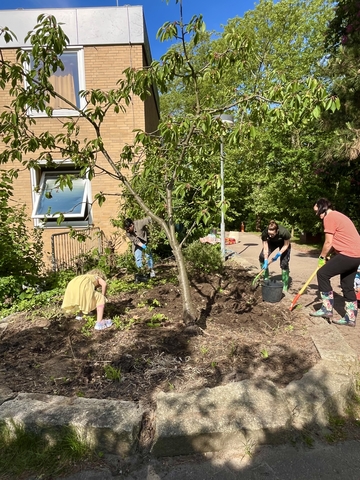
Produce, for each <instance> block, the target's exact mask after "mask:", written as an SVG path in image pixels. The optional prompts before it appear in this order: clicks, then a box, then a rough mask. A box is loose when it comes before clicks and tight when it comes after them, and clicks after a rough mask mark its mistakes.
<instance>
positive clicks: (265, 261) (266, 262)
mask: <svg viewBox="0 0 360 480" xmlns="http://www.w3.org/2000/svg"><path fill="white" fill-rule="evenodd" d="M268 266H269V260H264V263H263V266H262V268H263V270H266V269H267V268H268Z"/></svg>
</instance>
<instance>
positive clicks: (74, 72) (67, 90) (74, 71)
mask: <svg viewBox="0 0 360 480" xmlns="http://www.w3.org/2000/svg"><path fill="white" fill-rule="evenodd" d="M61 60H62V62H63V64H64V70H60V69H58V70H57V71H56V72H55V73H54V74H53V75H52V76H51V77H49V81H50V83H51V84H52V86H53V87H54V89H55V91H56V92H58V93H59V94H61V95H62V96H63V97H65V98H66V99H68V100H70V101H71V102H72V103H73V104H74V105H76V106H77V108H79V109H82V108H84V107H85V100H84V99H83V98H80V95H79V92H80V91H81V90H84V89H85V68H84V50H83V49H82V48H81V49H79V48H78V49H75V48H74V49H68V50H67V51H65V52H64V53H63V54H62V55H61ZM32 68H33V63H32V61H31V62H30V69H32ZM49 105H50V106H51V107H52V108H53V116H76V115H78V113H77V112H76V110H74V109H72V108H71V107H70V106H69V105H68V104H67V103H66V102H64V101H63V100H62V99H61V98H57V97H56V98H54V97H51V100H50V104H49ZM31 115H33V116H44V115H46V114H45V112H38V111H35V110H32V111H31Z"/></svg>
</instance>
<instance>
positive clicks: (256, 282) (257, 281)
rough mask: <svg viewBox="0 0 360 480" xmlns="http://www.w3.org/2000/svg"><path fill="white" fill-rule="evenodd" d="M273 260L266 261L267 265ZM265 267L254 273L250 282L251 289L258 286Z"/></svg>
mask: <svg viewBox="0 0 360 480" xmlns="http://www.w3.org/2000/svg"><path fill="white" fill-rule="evenodd" d="M272 262H273V260H270V261H269V263H268V267H269V265H270V264H271V263H272ZM265 270H266V268H262V269H261V270H260V272H259V273H258V274H257V275H256V277H255V278H254V280H253V281H252V283H251V290H256V289H257V287H258V286H259V283H260V277H261V276H262V274H263V273H264V272H265Z"/></svg>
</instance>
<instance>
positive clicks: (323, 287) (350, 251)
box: [310, 198, 360, 327]
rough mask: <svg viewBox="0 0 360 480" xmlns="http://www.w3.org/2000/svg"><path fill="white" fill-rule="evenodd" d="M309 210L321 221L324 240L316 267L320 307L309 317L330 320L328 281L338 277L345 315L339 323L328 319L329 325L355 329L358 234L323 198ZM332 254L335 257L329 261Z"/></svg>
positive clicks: (331, 301)
mask: <svg viewBox="0 0 360 480" xmlns="http://www.w3.org/2000/svg"><path fill="white" fill-rule="evenodd" d="M313 208H314V212H315V214H316V215H317V216H318V217H319V218H320V220H322V222H323V226H324V233H325V241H324V244H323V247H322V249H321V253H320V257H319V260H318V266H319V267H320V268H319V270H318V272H317V280H318V287H319V292H320V297H321V300H322V306H321V308H320V309H319V310H317V311H316V312H312V313H310V315H311V316H313V317H323V318H327V319H332V317H333V309H334V292H333V290H332V287H331V282H330V280H331V278H332V277H335V276H336V275H340V285H341V289H342V292H343V295H344V299H345V315H344V317H343V318H340V319H339V320H332V323H335V324H336V325H347V326H349V327H355V325H356V317H357V312H358V307H357V300H356V294H355V290H354V280H355V275H356V272H357V269H358V266H359V264H360V236H359V233H358V231H357V230H356V227H355V225H354V224H353V222H352V221H351V220H350V218H349V217H347V216H346V215H344V214H343V213H340V212H337V211H335V210H334V208H333V206H332V204H331V202H330V201H329V200H328V199H327V198H320V199H319V200H317V201H316V202H315V205H314V207H313ZM332 253H335V255H332V256H331V257H330V258H329V255H330V254H332ZM328 258H329V259H328Z"/></svg>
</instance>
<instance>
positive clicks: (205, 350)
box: [200, 345, 209, 355]
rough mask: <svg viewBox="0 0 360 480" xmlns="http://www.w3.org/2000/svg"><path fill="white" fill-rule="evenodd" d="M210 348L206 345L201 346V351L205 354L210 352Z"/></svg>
mask: <svg viewBox="0 0 360 480" xmlns="http://www.w3.org/2000/svg"><path fill="white" fill-rule="evenodd" d="M208 351H209V349H208V348H207V347H205V346H203V345H202V346H201V347H200V352H201V353H202V354H203V355H206V354H207V353H208Z"/></svg>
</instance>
